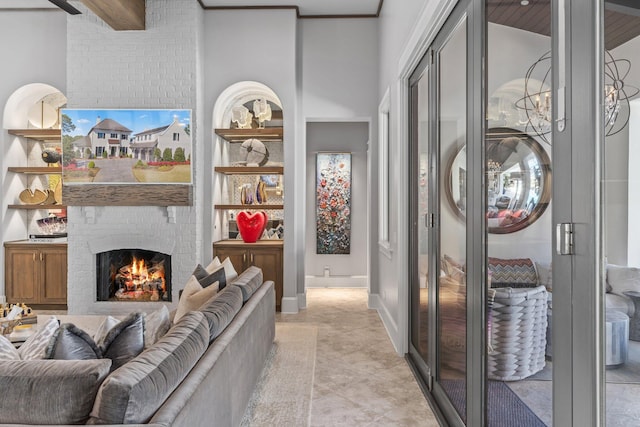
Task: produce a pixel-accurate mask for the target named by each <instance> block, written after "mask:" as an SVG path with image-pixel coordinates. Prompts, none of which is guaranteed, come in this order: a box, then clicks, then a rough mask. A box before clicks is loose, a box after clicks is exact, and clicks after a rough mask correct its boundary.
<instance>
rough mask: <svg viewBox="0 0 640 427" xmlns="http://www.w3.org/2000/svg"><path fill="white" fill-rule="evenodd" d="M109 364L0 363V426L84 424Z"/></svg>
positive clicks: (94, 362) (102, 362)
mask: <svg viewBox="0 0 640 427" xmlns="http://www.w3.org/2000/svg"><path fill="white" fill-rule="evenodd" d="M110 365H111V361H110V360H38V361H35V362H34V361H26V360H12V361H5V362H2V363H0V387H1V389H2V391H3V393H2V399H0V424H3V425H5V424H11V425H16V424H19V425H32V424H36V425H45V424H55V425H72V424H85V423H86V421H87V419H88V418H89V413H90V411H91V408H92V407H93V402H94V401H95V398H96V393H97V392H98V387H99V386H100V384H101V383H102V381H103V380H104V379H105V377H106V376H107V375H108V374H109V366H110Z"/></svg>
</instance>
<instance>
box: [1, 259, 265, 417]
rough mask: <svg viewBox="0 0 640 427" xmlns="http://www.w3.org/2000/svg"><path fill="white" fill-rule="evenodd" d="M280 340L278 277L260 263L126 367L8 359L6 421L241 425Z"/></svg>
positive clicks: (3, 403) (3, 408)
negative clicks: (268, 277)
mask: <svg viewBox="0 0 640 427" xmlns="http://www.w3.org/2000/svg"><path fill="white" fill-rule="evenodd" d="M274 336H275V291H274V287H273V282H271V281H267V282H264V283H263V276H262V271H261V270H260V269H258V268H256V267H251V268H249V269H248V270H246V271H245V272H243V273H242V274H241V275H240V276H239V277H238V278H237V279H236V280H235V281H234V282H233V283H232V284H229V285H228V286H227V287H226V288H224V289H223V290H222V291H220V293H219V296H218V297H216V298H214V299H211V300H209V301H207V303H205V304H204V305H203V306H202V307H201V308H200V309H199V310H196V311H192V312H189V313H188V314H187V315H185V316H184V317H182V318H181V319H180V320H179V321H178V322H177V323H176V324H175V325H173V326H172V327H171V329H170V330H169V331H168V332H167V333H166V334H165V335H164V336H163V337H162V338H160V339H159V340H158V341H157V342H156V343H154V344H153V345H152V346H150V347H149V348H147V349H146V350H144V351H143V352H142V353H141V354H139V355H138V356H137V357H135V358H134V359H132V360H131V361H129V362H128V363H126V364H124V365H123V366H121V367H120V368H118V369H116V370H114V371H113V372H111V373H110V372H109V371H110V365H111V361H110V360H109V359H97V360H32V361H3V362H1V363H0V384H1V386H2V394H3V396H2V399H0V414H2V420H3V421H2V422H4V423H5V424H0V426H21V425H58V426H61V425H74V424H78V423H79V422H80V423H85V422H86V423H87V424H101V425H111V426H114V425H123V424H127V425H131V426H143V425H144V426H157V427H160V426H163V427H164V426H189V427H194V426H237V425H240V422H241V420H242V417H243V414H244V412H245V409H246V407H247V404H248V402H249V400H250V398H251V395H252V393H253V390H254V388H255V385H256V383H257V380H258V377H259V376H260V373H261V371H262V369H263V367H264V365H265V362H266V359H267V355H268V353H269V351H270V349H271V347H272V345H273V340H274Z"/></svg>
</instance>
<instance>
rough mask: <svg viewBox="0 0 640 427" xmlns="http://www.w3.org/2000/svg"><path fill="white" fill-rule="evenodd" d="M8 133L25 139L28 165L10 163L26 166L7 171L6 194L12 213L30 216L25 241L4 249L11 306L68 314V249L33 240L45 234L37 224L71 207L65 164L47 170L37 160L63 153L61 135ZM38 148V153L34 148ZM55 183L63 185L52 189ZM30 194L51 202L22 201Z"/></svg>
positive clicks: (53, 131)
mask: <svg viewBox="0 0 640 427" xmlns="http://www.w3.org/2000/svg"><path fill="white" fill-rule="evenodd" d="M8 133H9V134H10V135H14V136H17V137H19V138H20V144H21V145H22V151H23V152H24V158H26V159H27V160H26V164H27V165H26V166H22V165H23V164H24V163H25V162H24V161H19V159H14V158H13V157H12V158H11V160H14V161H16V163H18V162H19V163H20V164H22V165H20V166H8V168H7V172H8V175H7V178H8V179H9V180H10V182H11V185H9V186H7V189H6V192H5V204H6V206H7V209H9V210H20V211H24V212H25V215H24V230H23V232H21V233H20V234H21V238H18V240H14V241H9V242H5V243H4V247H5V294H6V298H7V302H9V303H25V304H28V305H32V306H35V307H42V308H61V309H64V308H66V304H67V245H66V243H48V242H46V241H43V242H35V243H34V242H30V241H29V236H30V235H33V234H45V231H43V230H41V229H40V228H39V227H38V226H37V223H36V219H37V218H44V217H47V216H49V215H60V214H62V216H66V211H65V209H66V206H65V205H64V204H63V203H62V198H61V178H62V177H61V175H62V167H61V166H60V163H55V164H51V165H47V163H46V162H44V161H43V160H41V159H40V158H38V157H36V156H35V154H37V156H40V154H39V153H41V152H42V151H43V150H44V149H45V148H52V147H59V146H60V144H61V131H60V129H9V130H8ZM36 144H37V145H39V147H35V145H36ZM33 153H35V154H33ZM11 160H10V161H11ZM54 179H55V182H57V183H58V185H55V186H54V185H52V180H54ZM52 187H53V188H52ZM27 188H31V189H32V190H34V189H39V190H41V191H43V192H45V193H46V194H47V199H46V200H45V201H43V202H42V203H32V202H30V201H24V200H22V198H21V197H20V194H21V192H22V191H23V190H25V189H27ZM14 238H15V237H14Z"/></svg>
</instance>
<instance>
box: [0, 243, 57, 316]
mask: <svg viewBox="0 0 640 427" xmlns="http://www.w3.org/2000/svg"><path fill="white" fill-rule="evenodd" d="M4 248H5V292H6V297H7V302H9V303H25V304H27V305H33V306H36V307H38V306H40V307H42V308H45V307H50V308H61V309H64V308H66V305H67V245H66V244H61V243H30V242H6V243H5V244H4Z"/></svg>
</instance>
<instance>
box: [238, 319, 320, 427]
mask: <svg viewBox="0 0 640 427" xmlns="http://www.w3.org/2000/svg"><path fill="white" fill-rule="evenodd" d="M317 337H318V327H317V326H315V325H309V324H303V323H282V322H278V323H276V337H275V342H274V346H273V348H272V349H271V352H270V353H269V357H268V359H267V363H266V364H265V367H264V369H263V370H262V374H261V375H260V379H259V380H258V385H257V386H256V389H255V391H254V392H253V396H251V400H250V401H249V405H248V406H247V410H246V412H245V414H244V417H243V419H242V423H241V425H242V426H245V427H247V426H266V425H272V426H308V425H309V417H310V414H311V393H312V390H313V375H314V370H315V363H316V345H317V344H316V343H317Z"/></svg>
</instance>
